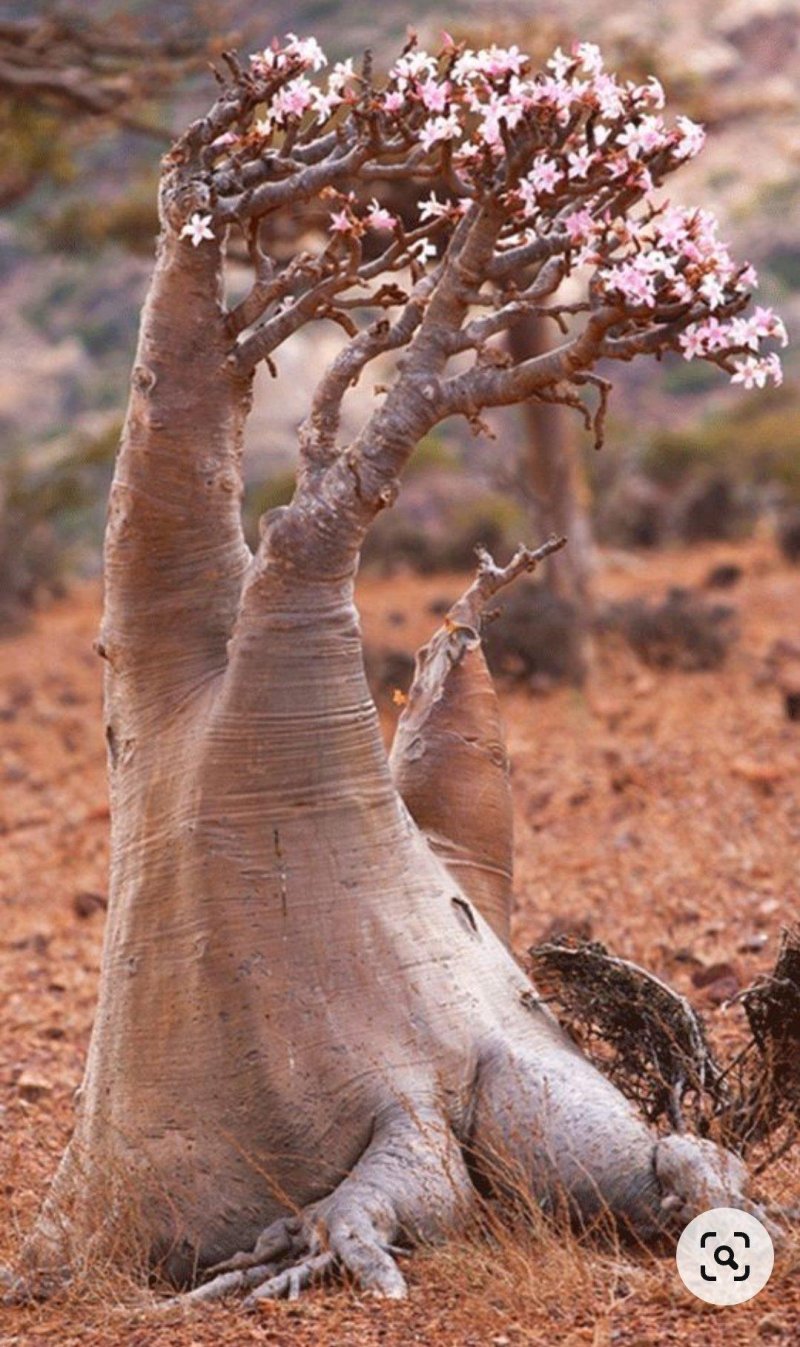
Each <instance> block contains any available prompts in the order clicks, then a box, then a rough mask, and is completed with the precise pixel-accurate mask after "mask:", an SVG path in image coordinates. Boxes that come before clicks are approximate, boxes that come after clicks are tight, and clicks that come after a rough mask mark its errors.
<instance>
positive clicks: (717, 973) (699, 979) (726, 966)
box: [692, 963, 740, 990]
mask: <svg viewBox="0 0 800 1347" xmlns="http://www.w3.org/2000/svg"><path fill="white" fill-rule="evenodd" d="M720 978H730V979H732V980H733V981H734V982H735V983H736V986H737V990H738V988H739V985H740V984H739V974H738V973H737V971H736V969H735V968H734V966H733V964H732V963H709V964H706V965H705V966H704V967H703V968H697V969H695V971H694V972H693V973H692V986H693V987H710V986H711V984H712V983H714V982H718V981H719V979H720Z"/></svg>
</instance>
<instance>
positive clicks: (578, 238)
mask: <svg viewBox="0 0 800 1347" xmlns="http://www.w3.org/2000/svg"><path fill="white" fill-rule="evenodd" d="M564 227H565V229H566V231H567V233H568V234H569V237H570V242H571V243H582V242H583V240H584V239H587V238H588V237H589V235H590V234H591V233H592V232H593V230H594V227H595V224H594V220H593V219H592V217H591V215H590V214H589V212H588V210H574V211H573V212H572V214H571V215H568V216H567V218H566V220H565V221H564Z"/></svg>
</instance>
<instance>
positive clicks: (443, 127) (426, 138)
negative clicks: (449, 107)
mask: <svg viewBox="0 0 800 1347" xmlns="http://www.w3.org/2000/svg"><path fill="white" fill-rule="evenodd" d="M460 135H461V127H460V125H459V121H458V117H457V116H456V114H455V112H450V113H448V115H447V116H446V117H429V118H428V120H427V122H426V123H425V125H424V126H423V128H422V130H421V131H420V133H419V143H420V145H421V146H422V148H423V150H430V149H431V148H432V146H434V145H435V144H436V143H437V142H438V141H440V140H454V139H455V137H456V136H460Z"/></svg>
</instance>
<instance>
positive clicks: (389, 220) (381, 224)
mask: <svg viewBox="0 0 800 1347" xmlns="http://www.w3.org/2000/svg"><path fill="white" fill-rule="evenodd" d="M365 223H366V224H368V225H369V227H370V229H394V227H395V225H396V224H397V218H396V216H394V215H392V214H390V212H389V211H388V210H385V209H384V207H383V206H381V205H380V203H379V202H378V199H377V197H373V198H372V200H371V201H370V203H369V214H368V215H367V216H365Z"/></svg>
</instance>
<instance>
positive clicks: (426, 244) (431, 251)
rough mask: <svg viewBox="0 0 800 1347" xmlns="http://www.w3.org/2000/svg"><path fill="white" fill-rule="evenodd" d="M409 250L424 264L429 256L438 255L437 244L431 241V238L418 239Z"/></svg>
mask: <svg viewBox="0 0 800 1347" xmlns="http://www.w3.org/2000/svg"><path fill="white" fill-rule="evenodd" d="M409 252H410V253H411V256H412V257H413V258H414V259H415V260H416V261H417V262H422V263H423V265H424V264H425V263H426V262H427V261H428V258H429V257H435V256H436V244H435V243H431V241H430V239H418V240H417V242H416V243H414V244H412V246H411V248H410V249H409Z"/></svg>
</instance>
